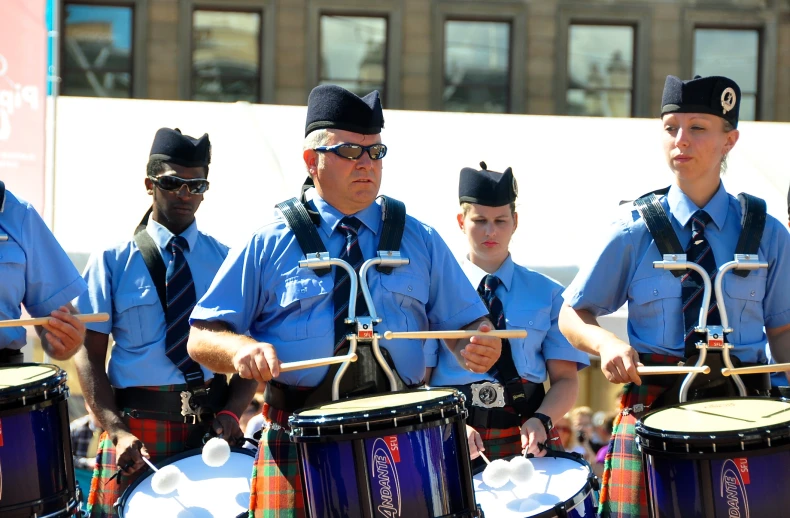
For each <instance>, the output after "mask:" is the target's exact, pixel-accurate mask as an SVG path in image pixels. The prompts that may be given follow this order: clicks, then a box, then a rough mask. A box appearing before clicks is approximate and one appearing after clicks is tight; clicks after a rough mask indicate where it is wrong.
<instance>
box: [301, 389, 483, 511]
mask: <svg viewBox="0 0 790 518" xmlns="http://www.w3.org/2000/svg"><path fill="white" fill-rule="evenodd" d="M406 392H409V391H406ZM446 392H447V393H453V395H452V396H451V397H450V398H449V399H445V400H444V401H442V402H440V404H444V405H446V410H447V411H446V412H442V411H437V412H432V411H429V412H428V414H429V415H427V416H423V417H422V418H420V417H419V412H417V411H414V410H413V411H411V412H410V413H409V411H408V410H405V409H404V408H400V409H399V410H398V412H399V413H395V410H391V411H387V412H384V413H385V414H388V419H389V423H390V425H389V427H387V426H385V425H384V423H383V422H382V421H381V420H380V419H379V416H378V415H370V414H377V412H370V413H367V414H366V415H368V418H370V419H371V420H373V421H374V423H373V426H372V427H371V428H372V429H371V430H370V431H362V430H367V426H359V425H362V424H363V421H364V419H363V418H360V419H356V418H353V417H352V418H349V416H345V419H342V420H341V421H343V422H345V426H344V428H343V433H340V428H339V425H338V426H335V427H334V428H331V427H329V428H331V429H332V432H331V433H329V434H324V433H323V432H321V434H320V435H319V434H313V433H311V434H310V435H309V436H305V435H302V436H300V435H298V433H304V432H305V425H306V424H308V421H310V420H309V419H304V418H301V417H300V416H299V415H298V413H297V414H295V415H294V416H293V418H292V420H291V425H292V427H293V428H292V429H294V430H295V431H296V432H297V434H293V433H292V436H291V439H292V440H293V441H294V442H296V444H297V450H298V453H299V458H300V467H301V476H302V480H303V481H304V494H305V505H306V508H307V510H308V513H309V516H312V517H314V518H317V517H349V518H357V517H368V516H407V517H409V518H433V517H440V516H441V517H444V516H447V517H450V516H458V517H472V516H479V514H478V512H479V511H478V510H477V508H476V506H475V504H474V497H473V490H472V487H471V467H470V465H469V460H468V459H469V450H468V444H467V442H466V431H465V418H466V411H465V410H464V408H463V399H462V398H461V397H460V396H459V395H458V394H457V393H454V391H452V392H451V391H446ZM437 394H438V393H437ZM355 399H360V400H362V399H366V398H355ZM428 406H431V405H428ZM434 410H436V408H435V407H434ZM396 420H397V423H398V425H397V426H396V425H395V423H396ZM330 421H331V419H330ZM336 422H337V421H335V423H336ZM401 423H403V424H401ZM353 425H357V426H353ZM307 428H310V427H307Z"/></svg>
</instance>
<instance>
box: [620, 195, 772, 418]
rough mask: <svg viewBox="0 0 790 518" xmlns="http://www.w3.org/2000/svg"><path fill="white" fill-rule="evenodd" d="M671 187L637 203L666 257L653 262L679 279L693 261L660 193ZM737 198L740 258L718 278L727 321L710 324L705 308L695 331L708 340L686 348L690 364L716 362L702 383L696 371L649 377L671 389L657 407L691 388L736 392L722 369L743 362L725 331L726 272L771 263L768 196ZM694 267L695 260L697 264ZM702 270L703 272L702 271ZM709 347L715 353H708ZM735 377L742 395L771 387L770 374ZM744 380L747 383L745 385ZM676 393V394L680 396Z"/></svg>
mask: <svg viewBox="0 0 790 518" xmlns="http://www.w3.org/2000/svg"><path fill="white" fill-rule="evenodd" d="M667 192H669V187H666V188H664V189H659V190H657V191H653V192H650V193H647V194H645V195H643V196H641V197H639V198H637V199H636V200H635V201H634V202H633V203H634V206H635V207H636V209H637V210H638V211H639V213H640V215H641V216H642V219H643V220H644V222H645V225H646V226H647V229H648V231H649V232H650V235H651V236H652V237H653V240H654V241H655V243H656V247H657V248H658V251H659V253H660V254H661V256H662V258H663V261H656V262H654V267H656V268H663V269H667V270H670V271H671V272H672V274H673V275H674V276H675V277H678V278H679V277H681V276H683V275H684V274H685V272H686V270H687V269H688V268H692V266H689V263H687V262H686V255H685V254H686V252H685V249H684V248H683V247H682V246H681V244H680V240H679V239H678V237H677V235H676V234H675V231H674V229H673V228H672V223H671V222H670V220H669V216H668V215H667V213H666V211H665V210H664V207H663V206H662V205H661V202H660V198H659V196H663V195H666V194H667ZM738 200H739V202H740V204H741V212H742V216H741V233H740V236H739V238H738V243H737V245H736V247H735V260H734V261H731V262H729V263H726V264H723V265H721V266H720V267H719V273H718V275H717V277H716V297H717V299H720V300H719V304H718V306H719V310H720V314H721V317H722V325H721V326H707V325H706V321H705V319H704V316H703V314H702V313H703V312H700V322H699V325H698V326H697V329H696V331H697V332H698V333H705V334H706V335H707V338H706V340H705V341H699V342H697V343H696V349H697V350H698V351H699V352H697V351H695V350H693V349H691V348H690V347H687V348H686V350H685V351H684V356H685V358H686V360H685V362H684V363H685V364H690V363H692V362H694V361H695V360H696V365H697V366H702V365H704V364H705V361H706V358H707V360H708V363H709V365H710V367H711V374H710V375H709V376H707V377H706V379H701V380H697V383H694V378H695V377H696V374H689V375H688V376H686V378H685V379H683V380H682V383H681V381H680V380H681V378H678V377H677V376H671V375H668V376H652V377H651V380H650V382H651V383H652V384H656V385H660V386H664V387H666V388H667V390H665V391H664V393H663V394H662V395H660V396H659V397H658V399H657V400H656V401H655V402H654V403H653V404H652V405H651V407H652V408H653V409H657V408H659V407H662V406H667V405H671V404H674V403H677V402H685V400H686V398H687V397H689V392H691V396H690V397H691V399H701V398H707V397H726V396H729V395H734V394H735V391H734V388H733V384H732V383H730V382H728V381H727V380H726V378H725V377H724V376H723V375H722V374H721V368H722V367H724V366H726V367H729V368H733V363H735V365H736V366H740V365H742V362H740V360H739V359H738V358H737V357H736V356H731V355H730V354H729V349H731V348H732V345H731V344H729V343H727V342H726V334H727V333H730V332H731V331H732V329H730V328H729V327H728V326H727V317H726V309H725V307H724V301H723V296H721V282H722V277H723V274H724V273H725V272H727V271H729V270H732V269H736V268H737V269H736V270H735V272H734V273H735V275H738V276H740V277H746V276H747V275H749V272H750V271H751V270H753V269H757V268H760V267H765V266H766V265H765V264H764V263H759V261H758V250H759V247H760V240H761V239H762V235H763V230H764V228H765V220H766V205H765V201H764V200H762V199H760V198H757V197H756V196H752V195H750V194H746V193H740V194H739V195H738ZM623 203H627V202H621V205H622V204H623ZM692 264H693V263H692ZM693 266H696V265H695V264H693ZM692 269H693V268H692ZM699 273H700V274H701V275H702V272H699ZM705 276H707V274H705ZM709 281H710V279H708V284H709ZM709 296H710V295H709V293H708V297H709ZM707 300H709V298H708V299H707ZM706 309H707V307H706ZM708 350H711V352H713V353H715V354H712V355H710V356H709V357H707V351H708ZM744 365H746V364H744ZM748 365H751V364H748ZM732 378H733V380H732V381H733V382H734V384H735V388H737V391H738V392H740V394H741V395H746V386H748V388H749V389H750V390H751V391H752V392H753V393H757V394H766V395H767V391H768V390H769V388H770V381H769V378H768V375H767V374H752V375H744V376H743V381H742V380H741V379H740V377H739V376H737V375H733V376H732ZM744 381H745V382H746V385H744ZM676 395H677V398H675V396H676ZM648 408H649V407H647V406H645V405H642V404H637V405H634V407H633V408H626V409H624V410H623V411H622V413H623V415H628V414H629V413H631V412H633V413H636V414H639V413H642V412H644V411H645V410H647V409H648Z"/></svg>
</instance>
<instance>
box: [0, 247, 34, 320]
mask: <svg viewBox="0 0 790 518" xmlns="http://www.w3.org/2000/svg"><path fill="white" fill-rule="evenodd" d="M26 262H27V258H26V257H25V252H24V250H22V247H21V246H19V244H18V243H17V242H16V241H11V240H10V238H9V241H0V283H1V284H2V289H3V291H4V292H6V294H7V298H6V295H4V296H3V298H4V299H6V300H7V301H10V307H8V308H3V310H5V311H10V310H11V309H12V307H15V306H17V305H18V303H19V302H22V301H23V298H24V296H25V263H26ZM7 314H9V315H11V314H14V312H13V311H11V312H9V313H7Z"/></svg>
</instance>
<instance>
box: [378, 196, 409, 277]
mask: <svg viewBox="0 0 790 518" xmlns="http://www.w3.org/2000/svg"><path fill="white" fill-rule="evenodd" d="M381 200H382V203H381V219H382V221H383V225H382V229H381V238H379V248H378V250H379V252H390V251H391V252H397V251H399V250H400V242H401V240H402V239H403V229H404V228H405V227H406V205H405V204H404V203H403V202H402V201H399V200H396V199H395V198H389V197H387V196H381ZM376 269H377V270H378V271H380V272H381V273H384V274H386V275H389V274H391V273H392V270H393V268H392V267H390V266H381V265H378V266H376Z"/></svg>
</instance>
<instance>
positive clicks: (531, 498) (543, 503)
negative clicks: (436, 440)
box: [474, 451, 598, 518]
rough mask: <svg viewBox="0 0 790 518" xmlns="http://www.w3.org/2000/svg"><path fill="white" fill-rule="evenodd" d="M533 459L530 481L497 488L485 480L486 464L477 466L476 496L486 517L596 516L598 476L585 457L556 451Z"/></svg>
mask: <svg viewBox="0 0 790 518" xmlns="http://www.w3.org/2000/svg"><path fill="white" fill-rule="evenodd" d="M510 458H512V457H510ZM508 460H509V459H508ZM530 460H531V461H532V465H533V466H535V474H534V475H532V478H531V479H530V480H529V482H528V483H526V484H520V485H518V486H517V485H515V484H513V482H508V483H507V484H505V485H504V486H502V487H500V488H497V489H494V488H492V487H489V486H488V485H486V483H485V482H483V470H484V469H485V467H481V468H478V469H477V470H475V478H474V480H475V498H477V503H478V504H480V507H482V508H483V512H484V513H485V515H486V518H489V517H493V518H527V517H540V518H552V517H557V516H562V517H566V516H567V517H568V518H593V517H594V516H595V512H596V510H597V507H598V479H597V478H596V477H595V474H594V473H593V472H592V469H590V465H589V464H588V463H587V462H586V461H585V460H584V459H582V458H581V457H579V456H578V455H575V454H571V453H564V452H558V451H554V452H548V454H547V455H546V456H545V457H535V458H533V459H530Z"/></svg>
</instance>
